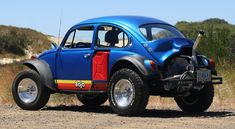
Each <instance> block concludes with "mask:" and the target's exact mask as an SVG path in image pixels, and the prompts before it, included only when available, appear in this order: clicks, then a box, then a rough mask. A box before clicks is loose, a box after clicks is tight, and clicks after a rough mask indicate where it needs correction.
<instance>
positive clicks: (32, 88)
mask: <svg viewBox="0 0 235 129" xmlns="http://www.w3.org/2000/svg"><path fill="white" fill-rule="evenodd" d="M12 94H13V98H14V100H15V102H16V104H17V105H18V106H19V107H20V108H22V109H24V110H38V109H40V108H42V107H43V106H45V105H46V103H47V102H48V100H49V97H50V92H49V90H48V89H47V88H46V87H45V86H44V85H43V84H42V82H41V79H40V76H39V74H38V73H37V72H36V71H33V70H27V71H22V72H20V73H19V74H18V75H17V76H16V78H15V80H14V82H13V85H12Z"/></svg>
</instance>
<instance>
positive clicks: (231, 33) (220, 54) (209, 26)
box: [176, 19, 235, 65]
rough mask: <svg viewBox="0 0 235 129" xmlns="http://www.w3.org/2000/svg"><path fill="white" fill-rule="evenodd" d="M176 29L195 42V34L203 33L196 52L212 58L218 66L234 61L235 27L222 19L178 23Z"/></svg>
mask: <svg viewBox="0 0 235 129" xmlns="http://www.w3.org/2000/svg"><path fill="white" fill-rule="evenodd" d="M176 27H177V28H178V29H179V30H181V31H182V33H183V34H184V35H185V36H186V37H187V38H189V39H193V40H195V39H196V37H197V32H198V31H199V30H200V29H202V30H204V31H205V36H204V37H203V40H202V43H201V44H200V46H199V48H198V51H199V52H200V53H203V54H205V55H206V56H208V57H210V58H213V59H215V60H216V62H218V63H219V65H223V64H224V63H232V62H234V61H235V56H234V54H235V26H234V25H231V24H228V22H226V21H225V20H222V19H208V20H205V21H203V22H185V21H183V22H178V23H177V24H176Z"/></svg>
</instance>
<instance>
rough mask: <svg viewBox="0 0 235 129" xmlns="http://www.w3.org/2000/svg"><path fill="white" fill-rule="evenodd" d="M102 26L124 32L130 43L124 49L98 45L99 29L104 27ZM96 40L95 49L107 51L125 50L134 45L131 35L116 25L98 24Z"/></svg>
mask: <svg viewBox="0 0 235 129" xmlns="http://www.w3.org/2000/svg"><path fill="white" fill-rule="evenodd" d="M102 26H107V27H115V28H118V29H120V30H122V32H124V33H125V34H126V36H127V39H128V42H127V44H126V45H125V46H124V47H100V46H98V45H97V40H98V38H99V28H100V27H102ZM95 35H96V38H95V41H94V48H95V49H106V50H109V49H124V48H128V47H130V44H131V43H132V41H131V36H130V35H129V33H128V32H127V31H126V30H125V29H124V28H122V27H120V26H117V25H115V24H98V25H97V26H96V34H95Z"/></svg>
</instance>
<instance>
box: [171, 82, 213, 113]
mask: <svg viewBox="0 0 235 129" xmlns="http://www.w3.org/2000/svg"><path fill="white" fill-rule="evenodd" d="M213 97H214V87H213V85H205V86H204V88H203V89H202V90H201V91H194V92H191V95H190V96H187V97H180V96H179V97H176V98H175V101H176V103H177V105H178V106H179V108H180V109H181V110H183V111H184V112H190V113H200V112H204V111H205V110H207V109H208V108H209V107H210V105H211V103H212V102H213Z"/></svg>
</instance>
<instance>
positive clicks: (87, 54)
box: [83, 53, 91, 58]
mask: <svg viewBox="0 0 235 129" xmlns="http://www.w3.org/2000/svg"><path fill="white" fill-rule="evenodd" d="M90 56H91V53H85V54H83V57H84V58H89V57H90Z"/></svg>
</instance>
